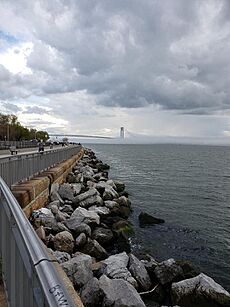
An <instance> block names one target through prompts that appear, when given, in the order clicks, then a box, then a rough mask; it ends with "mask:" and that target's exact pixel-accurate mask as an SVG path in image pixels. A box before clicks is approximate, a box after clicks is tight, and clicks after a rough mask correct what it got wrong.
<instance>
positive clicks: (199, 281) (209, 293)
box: [171, 273, 230, 307]
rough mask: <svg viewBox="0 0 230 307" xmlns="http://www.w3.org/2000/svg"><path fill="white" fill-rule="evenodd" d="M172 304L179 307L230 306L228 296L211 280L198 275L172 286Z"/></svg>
mask: <svg viewBox="0 0 230 307" xmlns="http://www.w3.org/2000/svg"><path fill="white" fill-rule="evenodd" d="M171 293H172V298H173V303H174V304H179V305H180V306H181V307H193V306H196V307H222V306H223V307H224V306H226V307H227V306H230V294H229V293H228V292H227V291H226V290H225V289H224V288H223V287H221V286H220V285H219V284H217V283H216V282H215V281H214V280H213V279H212V278H210V277H209V276H207V275H205V274H203V273H201V274H200V275H198V276H196V277H193V278H190V279H185V280H182V281H180V282H177V283H173V284H172V289H171Z"/></svg>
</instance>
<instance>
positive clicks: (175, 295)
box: [31, 150, 230, 307]
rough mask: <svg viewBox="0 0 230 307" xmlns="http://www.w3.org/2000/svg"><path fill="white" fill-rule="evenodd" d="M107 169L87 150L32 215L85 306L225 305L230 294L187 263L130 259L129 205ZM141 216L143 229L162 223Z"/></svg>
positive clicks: (38, 230) (229, 301) (121, 185)
mask: <svg viewBox="0 0 230 307" xmlns="http://www.w3.org/2000/svg"><path fill="white" fill-rule="evenodd" d="M108 169H109V166H108V165H107V164H103V163H102V161H100V160H98V159H97V157H96V156H95V154H94V152H93V151H91V150H85V155H84V157H83V158H82V160H81V161H80V162H79V163H78V164H77V165H76V166H75V167H74V169H73V170H72V172H71V173H70V174H69V175H68V176H67V180H66V181H67V182H66V183H64V184H62V185H58V184H53V185H52V187H51V192H50V203H49V204H48V205H47V207H46V208H42V209H40V210H38V211H34V212H33V214H32V217H31V222H32V224H33V226H34V228H35V230H36V232H37V234H38V236H39V237H40V238H41V240H42V241H43V242H44V243H45V244H46V245H47V247H48V248H49V249H50V252H51V253H52V254H53V255H54V257H56V259H57V261H58V262H59V263H60V265H61V266H62V268H63V270H64V271H65V272H66V274H67V275H68V277H69V278H70V280H71V281H72V283H73V285H74V287H75V289H76V291H78V293H79V294H80V296H81V299H82V301H83V303H84V305H85V306H86V307H99V306H102V307H110V306H113V307H120V306H123V307H142V306H146V305H145V303H144V301H145V302H147V301H148V300H150V301H151V303H150V305H149V306H152V307H154V306H156V307H157V306H158V307H159V306H163V305H164V306H174V305H180V306H181V307H183V306H186V307H187V306H196V307H200V306H202V307H204V306H210V307H212V306H219V307H220V306H230V295H229V293H228V292H227V291H225V290H224V289H223V288H222V287H221V286H220V285H218V284H216V283H215V282H214V281H213V280H212V279H211V278H210V277H208V276H206V275H204V274H200V275H198V274H196V273H195V272H194V270H193V268H192V267H190V266H189V264H187V265H184V264H183V265H182V264H181V263H180V264H179V263H177V262H175V261H174V260H173V259H168V260H166V261H163V262H161V263H158V262H157V261H155V259H154V258H153V257H151V256H150V255H145V257H142V258H143V259H140V260H139V259H138V258H137V257H136V256H135V255H133V254H132V253H131V250H130V244H129V235H130V233H131V232H132V226H131V224H130V223H129V221H128V220H127V219H128V217H129V215H130V213H131V203H130V201H129V199H128V197H127V195H128V193H126V192H125V185H124V183H122V182H120V181H115V180H110V179H109V178H108ZM143 218H145V220H143ZM147 218H148V219H147V222H146V216H145V215H142V217H141V222H142V224H150V223H159V222H163V220H159V219H154V220H153V219H151V218H149V216H147ZM184 267H186V270H184ZM188 268H189V269H188ZM187 276H189V277H192V278H189V279H186V278H187Z"/></svg>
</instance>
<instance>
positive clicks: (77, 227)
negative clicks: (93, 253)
mask: <svg viewBox="0 0 230 307" xmlns="http://www.w3.org/2000/svg"><path fill="white" fill-rule="evenodd" d="M65 225H66V226H67V227H68V228H69V229H70V230H71V231H72V232H74V234H75V235H76V236H78V235H79V234H81V233H82V232H84V233H85V234H86V235H87V236H88V237H91V228H90V227H89V225H87V224H85V223H81V224H79V223H78V222H76V220H75V219H69V220H66V221H65Z"/></svg>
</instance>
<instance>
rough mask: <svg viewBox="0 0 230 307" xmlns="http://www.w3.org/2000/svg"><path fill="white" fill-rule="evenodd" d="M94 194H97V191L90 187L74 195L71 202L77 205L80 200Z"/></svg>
mask: <svg viewBox="0 0 230 307" xmlns="http://www.w3.org/2000/svg"><path fill="white" fill-rule="evenodd" d="M95 195H98V191H97V190H96V189H95V188H91V189H89V190H88V191H86V192H84V193H81V194H79V195H77V196H75V197H74V200H73V203H74V204H77V205H78V204H79V203H80V202H82V201H84V200H86V199H87V198H89V197H92V196H95Z"/></svg>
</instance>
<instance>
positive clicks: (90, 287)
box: [80, 277, 102, 307]
mask: <svg viewBox="0 0 230 307" xmlns="http://www.w3.org/2000/svg"><path fill="white" fill-rule="evenodd" d="M80 297H81V300H82V303H83V304H84V305H85V306H87V307H97V306H101V302H102V291H101V289H100V287H99V281H98V279H97V278H95V277H93V278H92V279H90V280H89V281H88V282H87V284H86V285H85V286H84V287H83V288H82V290H81V293H80Z"/></svg>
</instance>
